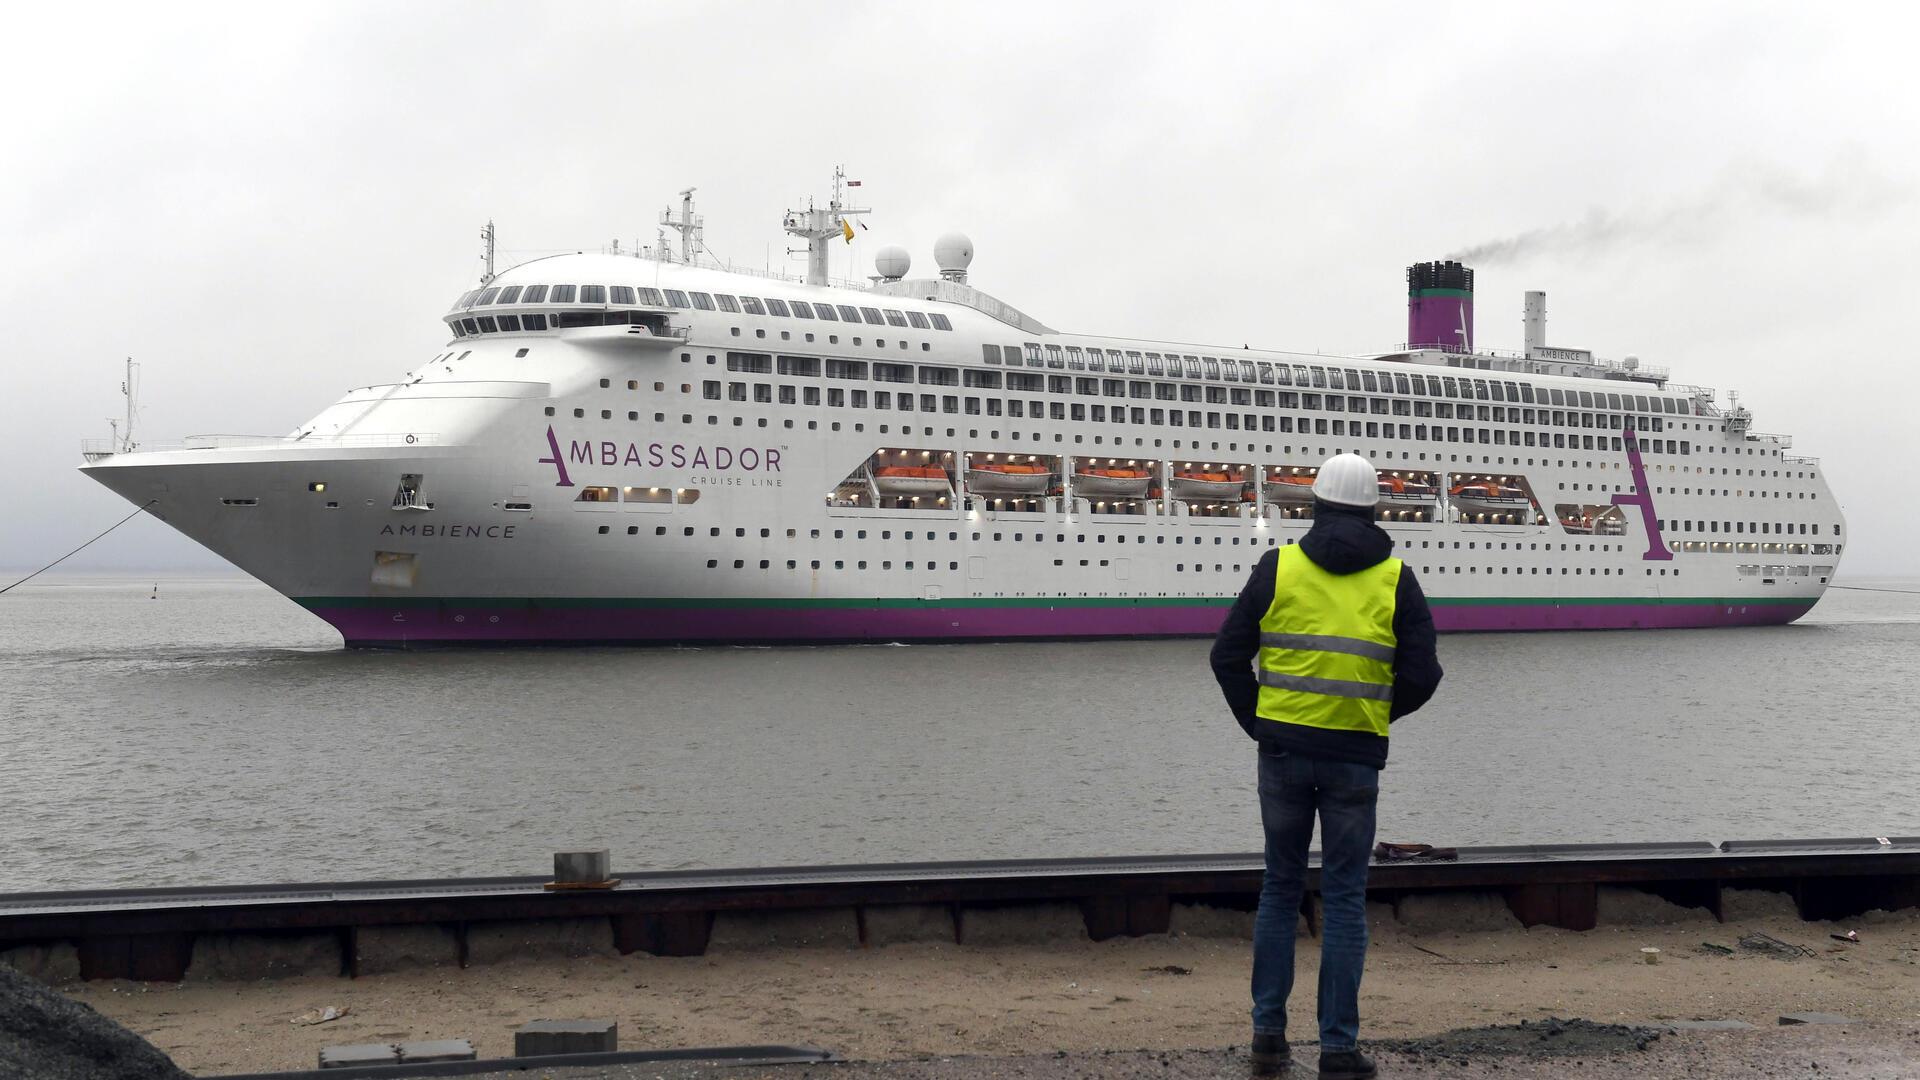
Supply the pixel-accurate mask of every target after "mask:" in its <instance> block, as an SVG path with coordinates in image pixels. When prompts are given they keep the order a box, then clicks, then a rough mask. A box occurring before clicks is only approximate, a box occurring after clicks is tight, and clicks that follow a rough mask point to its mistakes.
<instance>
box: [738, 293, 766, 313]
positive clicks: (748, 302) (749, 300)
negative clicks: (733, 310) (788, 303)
mask: <svg viewBox="0 0 1920 1080" xmlns="http://www.w3.org/2000/svg"><path fill="white" fill-rule="evenodd" d="M740 310H742V311H744V312H746V313H747V314H749V315H765V314H766V313H767V309H766V308H765V307H763V306H762V305H761V303H760V298H759V297H757V296H743V297H741V298H740Z"/></svg>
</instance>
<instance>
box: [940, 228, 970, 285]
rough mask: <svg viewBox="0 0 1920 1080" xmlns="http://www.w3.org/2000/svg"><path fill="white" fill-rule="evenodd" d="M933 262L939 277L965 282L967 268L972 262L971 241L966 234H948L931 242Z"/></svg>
mask: <svg viewBox="0 0 1920 1080" xmlns="http://www.w3.org/2000/svg"><path fill="white" fill-rule="evenodd" d="M933 261H934V265H936V266H938V267H939V268H940V276H941V277H943V278H947V279H949V280H951V281H965V280H967V267H968V266H969V265H970V264H972V262H973V241H972V240H969V239H967V234H966V233H957V232H950V233H948V234H947V235H945V236H942V237H941V238H940V239H938V240H935V241H934V242H933Z"/></svg>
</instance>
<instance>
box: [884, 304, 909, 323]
mask: <svg viewBox="0 0 1920 1080" xmlns="http://www.w3.org/2000/svg"><path fill="white" fill-rule="evenodd" d="M886 316H887V325H888V326H905V325H907V313H906V312H904V311H895V310H894V309H892V308H888V309H887V310H886Z"/></svg>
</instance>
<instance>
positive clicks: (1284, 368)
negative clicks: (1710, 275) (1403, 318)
mask: <svg viewBox="0 0 1920 1080" xmlns="http://www.w3.org/2000/svg"><path fill="white" fill-rule="evenodd" d="M981 352H982V359H984V360H985V361H986V362H987V363H988V364H994V365H1000V366H1004V367H1014V366H1021V365H1022V362H1023V360H1024V366H1026V367H1030V368H1040V367H1044V368H1054V369H1064V370H1068V371H1111V372H1116V373H1119V372H1125V373H1127V374H1133V375H1161V376H1171V377H1174V378H1180V377H1182V376H1184V377H1186V378H1189V379H1201V378H1205V379H1221V378H1224V379H1225V380H1226V381H1228V382H1249V383H1250V382H1261V383H1269V384H1273V385H1278V386H1301V387H1316V388H1324V389H1329V390H1362V389H1364V390H1367V391H1369V392H1375V393H1387V394H1391V393H1399V394H1402V395H1405V394H1413V395H1417V396H1420V397H1447V398H1462V399H1466V400H1470V401H1471V400H1478V401H1513V402H1525V403H1528V404H1534V403H1535V402H1536V401H1537V402H1538V403H1539V404H1542V405H1545V404H1553V405H1570V406H1574V407H1577V408H1587V409H1593V408H1598V409H1612V410H1615V411H1637V412H1643V413H1666V414H1671V415H1676V416H1691V415H1695V413H1694V410H1693V409H1692V408H1691V405H1692V401H1691V400H1690V399H1687V398H1676V397H1666V396H1662V395H1648V394H1638V393H1628V394H1622V393H1616V392H1612V391H1605V390H1600V391H1595V390H1573V389H1562V388H1560V387H1550V386H1549V387H1536V386H1534V385H1532V384H1531V383H1523V382H1513V381H1508V380H1501V379H1480V378H1468V377H1466V376H1454V375H1427V374H1415V373H1412V372H1408V373H1401V372H1397V371H1396V372H1374V371H1360V370H1357V369H1354V368H1333V367H1319V366H1317V365H1308V364H1283V363H1269V362H1267V361H1264V360H1238V359H1234V358H1232V357H1214V356H1187V355H1182V354H1176V353H1167V354H1165V355H1162V354H1160V353H1156V352H1146V351H1144V350H1141V351H1135V350H1131V349H1128V350H1121V349H1104V350H1103V349H1100V348H1095V347H1092V346H1088V347H1086V348H1085V349H1084V350H1083V349H1082V347H1081V346H1078V345H1042V344H1040V343H1039V342H1033V341H1029V342H1027V343H1026V344H1025V345H1024V346H1020V345H1006V346H999V345H982V346H981Z"/></svg>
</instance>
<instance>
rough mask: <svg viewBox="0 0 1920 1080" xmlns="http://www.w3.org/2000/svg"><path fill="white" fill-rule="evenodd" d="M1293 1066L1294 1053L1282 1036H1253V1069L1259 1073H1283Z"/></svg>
mask: <svg viewBox="0 0 1920 1080" xmlns="http://www.w3.org/2000/svg"><path fill="white" fill-rule="evenodd" d="M1292 1065H1293V1051H1292V1050H1291V1049H1289V1048H1288V1046H1287V1040H1286V1038H1285V1037H1284V1036H1280V1035H1261V1034H1258V1033H1255V1035H1254V1036H1253V1068H1254V1071H1255V1072H1259V1073H1281V1072H1285V1071H1287V1069H1288V1068H1289V1067H1291V1066H1292Z"/></svg>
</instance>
